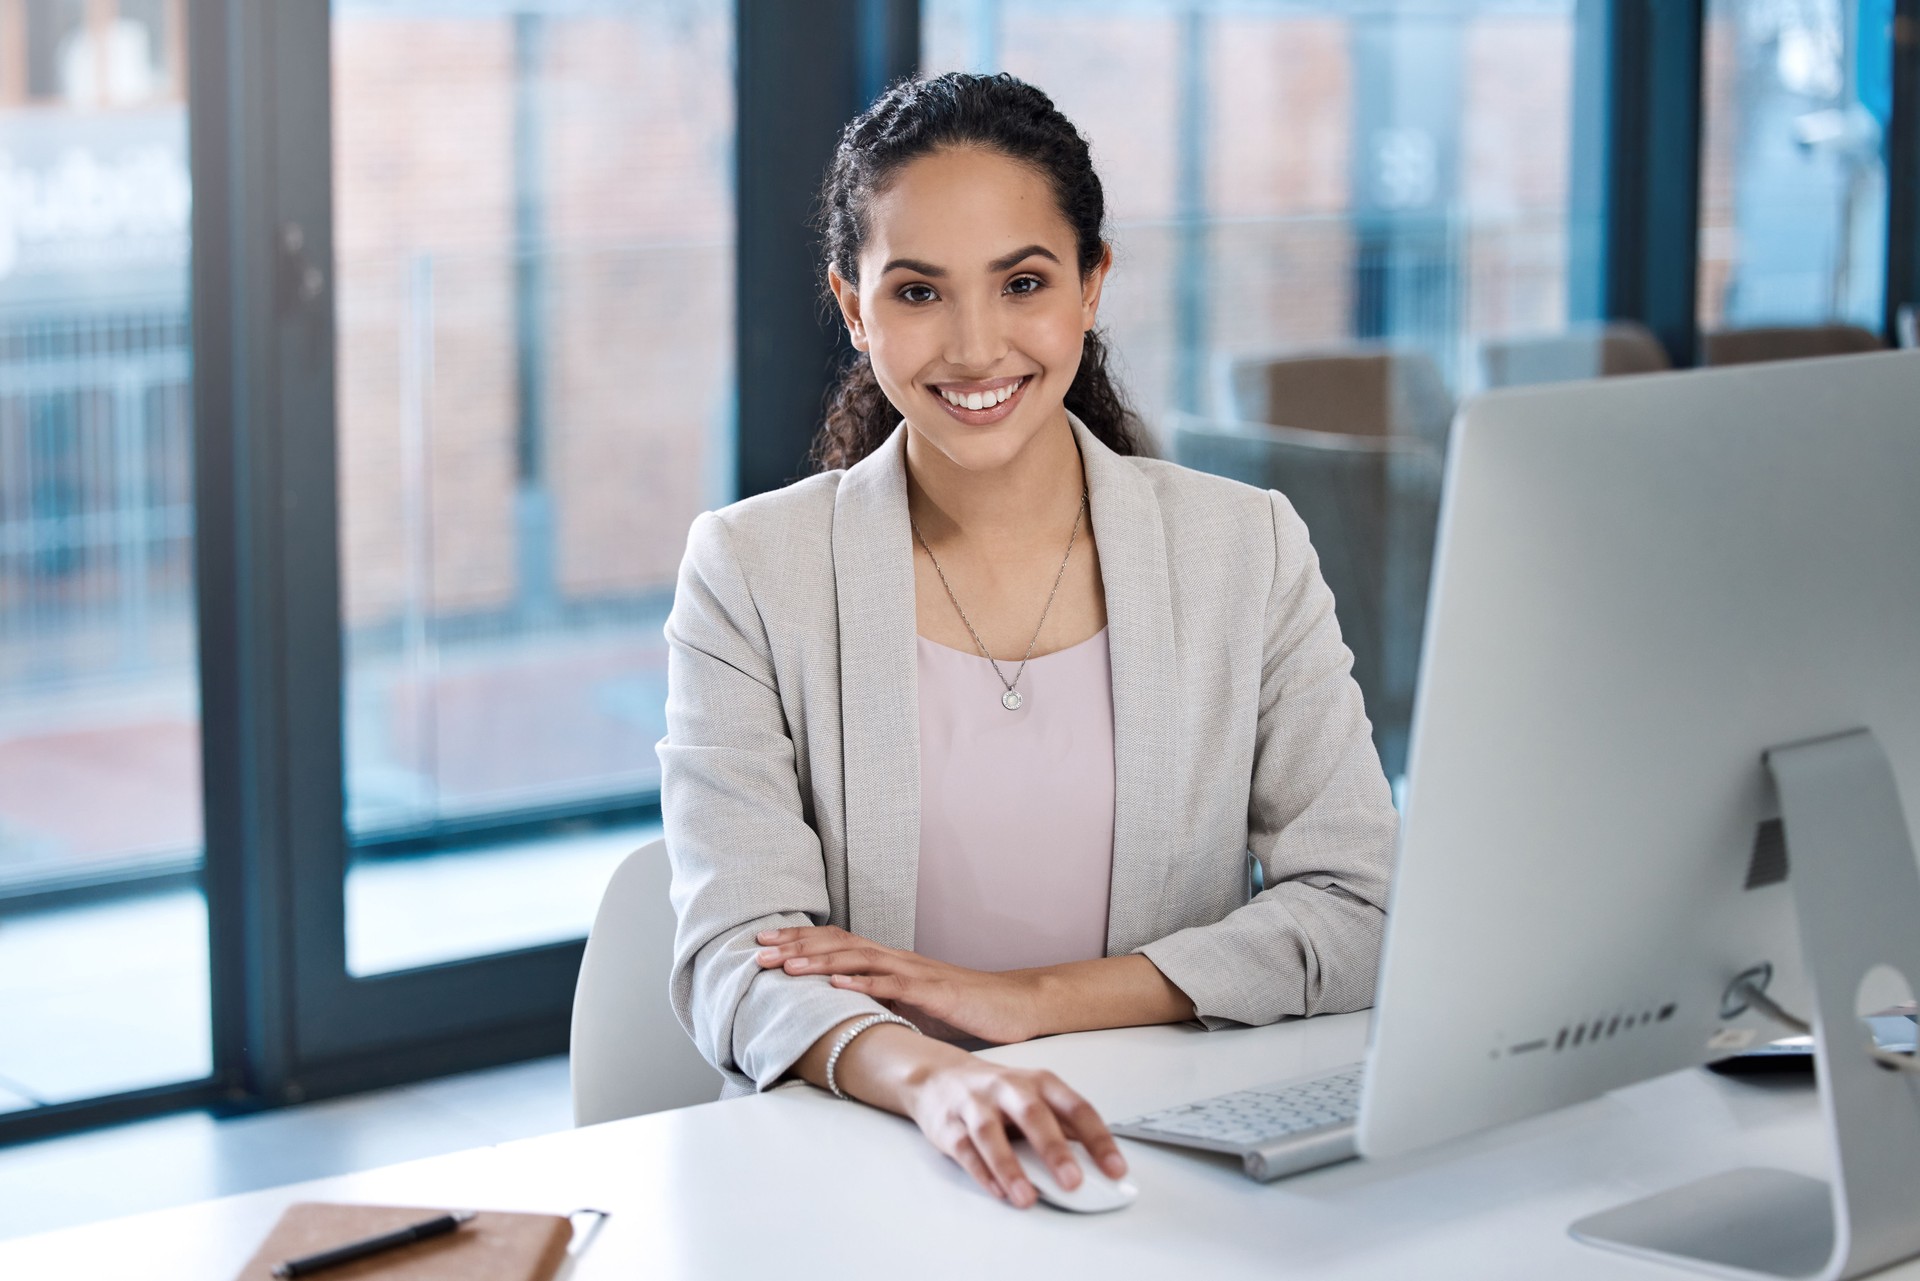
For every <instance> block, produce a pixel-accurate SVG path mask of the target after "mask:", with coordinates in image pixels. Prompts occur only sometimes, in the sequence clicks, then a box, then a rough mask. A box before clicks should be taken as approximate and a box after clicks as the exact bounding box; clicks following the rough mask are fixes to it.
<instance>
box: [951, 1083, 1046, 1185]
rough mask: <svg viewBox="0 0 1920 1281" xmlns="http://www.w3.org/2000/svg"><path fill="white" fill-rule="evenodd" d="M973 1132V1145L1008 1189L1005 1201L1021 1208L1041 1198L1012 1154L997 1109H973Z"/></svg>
mask: <svg viewBox="0 0 1920 1281" xmlns="http://www.w3.org/2000/svg"><path fill="white" fill-rule="evenodd" d="M968 1128H969V1129H970V1130H971V1131H972V1132H973V1146H974V1147H975V1148H976V1149H977V1150H978V1151H979V1153H980V1157H981V1159H982V1160H984V1161H985V1162H986V1163H987V1169H988V1170H990V1171H991V1172H992V1173H993V1177H994V1178H996V1179H998V1180H999V1181H1000V1186H1001V1187H1003V1188H1005V1189H1006V1190H1007V1200H1008V1201H1010V1202H1012V1203H1013V1204H1014V1205H1017V1206H1019V1207H1020V1208H1021V1209H1022V1210H1024V1209H1026V1208H1027V1207H1028V1206H1030V1205H1032V1204H1033V1203H1034V1202H1035V1201H1037V1200H1039V1199H1040V1194H1039V1193H1038V1192H1035V1191H1034V1190H1033V1184H1031V1183H1029V1182H1028V1181H1027V1173H1026V1171H1025V1170H1022V1169H1021V1168H1020V1158H1018V1157H1016V1156H1014V1154H1013V1144H1012V1143H1011V1142H1009V1141H1008V1139H1007V1127H1006V1124H1005V1123H1004V1122H1003V1121H1002V1120H1001V1118H1000V1109H999V1108H997V1107H994V1106H992V1105H991V1104H986V1105H983V1106H981V1107H979V1108H978V1109H976V1111H975V1113H974V1116H973V1118H972V1123H971V1124H970V1126H969V1127H968Z"/></svg>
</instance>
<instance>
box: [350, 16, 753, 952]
mask: <svg viewBox="0 0 1920 1281" xmlns="http://www.w3.org/2000/svg"><path fill="white" fill-rule="evenodd" d="M732 12H733V6H732V5H731V4H730V3H728V2H727V0H608V2H607V3H599V4H594V5H590V6H579V7H566V8H561V9H557V10H556V9H555V8H554V7H553V6H532V5H527V6H520V7H514V6H509V5H503V4H474V5H467V6H448V5H446V4H444V3H439V2H437V0H398V2H394V0H382V2H380V3H373V2H372V0H367V2H365V3H361V2H356V0H339V2H337V3H336V4H335V5H334V8H333V13H334V23H333V28H334V61H333V71H334V112H335V130H334V146H335V152H334V191H335V211H336V219H337V226H336V254H337V259H338V274H339V281H340V286H339V365H338V372H337V379H338V384H337V385H338V391H339V440H340V488H341V511H340V538H341V555H342V567H343V568H342V576H343V599H342V602H341V609H342V625H343V628H344V637H345V644H346V653H347V679H346V691H345V697H346V727H347V728H346V733H347V743H346V746H347V780H346V782H347V811H348V813H347V818H348V826H349V829H350V831H351V832H352V835H353V838H354V841H355V846H356V849H355V858H354V862H353V868H352V871H351V872H350V874H349V885H348V891H347V894H348V898H347V905H348V961H349V967H350V968H351V969H352V971H353V972H354V973H360V974H363V973H371V972H375V971H383V970H387V969H391V968H395V967H397V966H404V965H415V964H424V963H428V962H431V961H437V960H447V959H452V958H454V957H459V956H470V955H475V954H482V953H488V952H493V951H498V950H501V949H505V948H511V947H520V946H526V945H528V944H532V943H540V942H548V941H553V940H556V939H566V938H575V937H579V936H580V935H581V934H583V933H584V932H585V930H586V927H587V925H588V924H589V923H590V922H591V920H592V914H593V910H594V908H595V906H597V904H598V901H599V895H600V890H601V888H602V886H603V885H604V883H605V879H606V876H607V875H608V874H609V873H610V871H611V869H612V867H613V865H614V863H615V862H617V861H618V858H619V857H620V855H622V854H624V853H625V852H627V851H628V850H630V849H632V848H633V847H634V846H635V845H637V844H639V843H641V841H643V840H645V839H647V836H648V832H647V831H646V830H645V828H644V827H641V826H635V823H634V817H635V816H636V815H640V814H644V812H645V809H644V806H645V804H646V803H647V802H648V801H649V800H650V799H651V795H652V793H653V792H654V790H655V789H656V788H657V786H658V768H659V767H658V763H657V760H656V758H655V755H654V744H655V743H656V742H658V741H659V739H660V738H661V737H662V736H663V734H664V733H665V722H664V718H663V714H662V707H663V703H664V700H665V695H666V653H665V647H664V643H663V641H662V639H661V634H660V628H661V624H662V623H663V622H664V621H665V618H666V613H667V609H668V606H669V604H670V602H671V596H672V589H673V580H674V575H675V572H676V570H677V568H678V565H679V558H680V552H681V550H682V548H683V546H684V544H685V539H686V530H687V526H688V525H689V523H690V522H691V521H692V519H693V517H694V515H695V514H697V513H698V512H699V511H701V510H702V509H704V508H706V507H709V506H713V505H716V504H718V503H722V502H725V501H727V500H728V499H729V498H730V497H731V492H730V488H729V487H730V485H731V483H732V482H731V477H732V471H733V458H732V449H733V445H732V441H733V422H732V378H731V368H732V360H733V350H732V341H733V329H732V325H733V318H732V289H733V284H732V264H733V249H732V244H733V231H732V226H733V201H732V147H733V80H732V56H733V32H732ZM610 823H611V824H612V827H611V829H609V827H608V825H609V824H610Z"/></svg>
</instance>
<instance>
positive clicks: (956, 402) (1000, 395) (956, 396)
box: [938, 378, 1027, 409]
mask: <svg viewBox="0 0 1920 1281" xmlns="http://www.w3.org/2000/svg"><path fill="white" fill-rule="evenodd" d="M1026 381H1027V380H1026V379H1024V378H1022V379H1020V380H1019V381H1018V382H1013V383H1008V384H1007V385H1006V386H1005V387H996V388H994V389H993V390H992V391H974V392H967V393H966V394H964V395H962V394H961V393H959V392H953V391H948V390H947V389H946V388H945V387H941V388H939V389H938V390H939V392H940V394H941V395H942V396H944V397H946V399H947V403H948V404H949V405H952V406H953V407H954V408H956V409H991V408H993V407H994V406H995V405H1004V404H1006V403H1007V401H1008V400H1009V399H1011V398H1012V396H1013V393H1014V392H1016V391H1019V390H1020V388H1021V387H1023V386H1025V385H1026Z"/></svg>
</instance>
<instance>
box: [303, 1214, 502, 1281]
mask: <svg viewBox="0 0 1920 1281" xmlns="http://www.w3.org/2000/svg"><path fill="white" fill-rule="evenodd" d="M471 1218H473V1211H472V1210H466V1211H463V1212H461V1213H459V1214H443V1215H441V1216H440V1217H439V1218H437V1219H428V1220H427V1221H426V1222H425V1223H416V1224H414V1225H412V1226H411V1227H405V1228H396V1229H395V1230H394V1231H392V1232H386V1233H382V1234H381V1235H380V1236H377V1237H368V1238H367V1239H366V1240H364V1241H352V1242H349V1243H347V1244H346V1245H337V1246H335V1247H334V1248H333V1249H331V1250H322V1251H321V1252H320V1253H318V1254H309V1255H307V1256H306V1257H305V1258H300V1259H288V1260H287V1261H286V1262H285V1263H276V1264H275V1265H274V1266H273V1275H275V1276H276V1277H304V1276H306V1275H307V1274H308V1273H310V1272H318V1271H320V1270H321V1269H322V1268H337V1267H339V1266H340V1265H341V1264H343V1263H352V1262H353V1261H354V1260H355V1259H364V1258H366V1257H367V1256H368V1255H370V1254H380V1253H382V1252H383V1251H386V1250H393V1249H397V1248H399V1247H400V1246H403V1245H412V1244H413V1243H414V1242H415V1241H425V1240H427V1239H428V1238H430V1237H442V1236H445V1235H446V1234H447V1233H449V1232H451V1231H453V1230H454V1229H455V1228H457V1227H459V1226H460V1225H461V1224H462V1223H465V1222H467V1221H468V1220H469V1219H471Z"/></svg>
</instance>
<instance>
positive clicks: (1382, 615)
mask: <svg viewBox="0 0 1920 1281" xmlns="http://www.w3.org/2000/svg"><path fill="white" fill-rule="evenodd" d="M1171 425H1172V428H1173V452H1174V461H1176V462H1178V463H1180V464H1181V465H1183V466H1187V467H1193V468H1196V469H1198V470H1200V471H1207V472H1212V473H1214V474H1215V475H1218V476H1230V477H1232V478H1233V479H1235V480H1242V481H1245V482H1247V483H1248V484H1250V485H1257V486H1259V487H1260V488H1262V489H1277V490H1279V491H1280V492H1281V493H1282V494H1284V495H1286V497H1287V499H1288V501H1289V502H1291V503H1292V504H1293V507H1294V510H1295V511H1297V512H1298V513H1299V514H1300V519H1301V520H1303V521H1305V522H1306V525H1307V531H1308V533H1309V534H1310V535H1311V536H1312V538H1313V547H1314V551H1315V552H1316V553H1318V555H1319V557H1320V574H1321V576H1322V577H1323V578H1325V579H1326V582H1327V586H1328V587H1329V588H1331V589H1332V591H1333V599H1334V612H1335V615H1336V616H1337V617H1338V619H1339V621H1340V635H1341V639H1342V640H1344V641H1345V642H1346V646H1347V648H1348V649H1349V650H1351V651H1353V676H1354V680H1355V681H1357V682H1358V683H1359V685H1360V692H1361V695H1362V696H1363V697H1364V698H1365V699H1366V704H1367V716H1368V718H1369V719H1370V720H1372V722H1373V739H1374V745H1375V746H1376V747H1377V748H1379V750H1380V763H1381V765H1382V767H1383V768H1384V769H1385V770H1386V774H1387V777H1388V778H1389V779H1392V778H1397V777H1399V776H1400V775H1402V774H1404V773H1405V772H1406V758H1407V736H1408V733H1409V731H1410V729H1411V728H1412V723H1413V689H1414V678H1415V676H1416V674H1417V671H1418V667H1419V661H1420V638H1421V635H1422V633H1423V632H1424V630H1425V626H1426V614H1427V582H1428V578H1429V576H1430V575H1431V573H1432V568H1433V538H1434V531H1435V528H1436V526H1437V524H1438V522H1439V516H1440V477H1441V461H1440V451H1439V450H1438V449H1437V448H1436V447H1435V446H1433V445H1431V444H1429V443H1427V442H1426V441H1422V440H1412V439H1408V438H1406V437H1393V436H1351V435H1342V434H1340V433H1336V432H1316V431H1301V430H1298V429H1294V428H1286V427H1270V426H1266V425H1263V424H1260V423H1233V422H1228V423H1218V422H1208V421H1206V420H1204V419H1198V418H1190V417H1187V416H1185V415H1176V416H1175V417H1174V418H1173V420H1172V424H1171Z"/></svg>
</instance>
